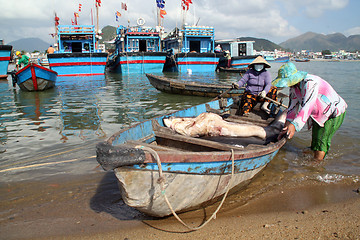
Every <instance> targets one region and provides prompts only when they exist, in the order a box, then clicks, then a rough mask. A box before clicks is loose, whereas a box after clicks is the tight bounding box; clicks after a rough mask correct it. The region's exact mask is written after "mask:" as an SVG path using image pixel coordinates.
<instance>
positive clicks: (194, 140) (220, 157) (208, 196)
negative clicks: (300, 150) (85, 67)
mask: <svg viewBox="0 0 360 240" xmlns="http://www.w3.org/2000/svg"><path fill="white" fill-rule="evenodd" d="M233 104H234V102H233V99H232V98H228V99H219V100H214V101H210V102H208V103H204V104H200V105H197V106H193V107H190V108H187V109H184V110H179V111H176V112H173V113H171V114H168V115H163V116H159V117H155V118H153V119H149V120H146V121H144V122H141V123H137V124H135V125H133V126H130V127H128V128H125V129H122V130H120V131H119V132H116V133H115V134H114V135H112V136H111V137H110V138H109V139H108V140H107V141H106V142H104V143H99V144H98V145H97V147H96V148H97V149H96V151H97V161H98V162H99V163H100V164H101V166H102V167H103V168H104V169H105V170H112V169H114V171H115V175H116V177H117V179H118V181H119V187H120V190H121V191H120V192H121V195H122V199H123V200H124V201H125V203H126V204H127V205H129V206H131V207H134V208H136V209H138V210H139V211H142V212H144V213H146V214H148V215H152V216H156V217H163V216H167V215H170V214H171V213H172V211H171V210H170V208H169V206H168V204H167V202H166V200H165V198H164V194H166V196H167V198H168V201H169V203H170V204H171V206H172V209H173V210H174V211H175V212H183V211H187V210H191V209H195V208H198V207H200V206H204V204H205V203H209V202H213V201H214V200H216V199H218V198H219V197H221V196H222V195H224V194H225V193H226V192H227V191H228V190H231V189H234V188H239V187H241V186H244V185H246V184H247V183H248V182H249V181H250V180H251V179H252V178H253V177H254V176H255V175H256V174H258V173H259V172H260V171H261V170H263V169H264V168H265V167H266V165H267V164H268V163H269V162H270V161H271V160H272V159H273V158H274V157H275V155H276V154H277V152H278V151H279V149H280V148H281V147H282V146H283V145H284V144H285V142H286V138H282V139H281V140H277V136H278V132H279V131H280V130H281V129H282V126H283V125H281V126H279V128H277V129H278V132H274V133H275V135H273V136H272V137H269V138H266V139H265V140H262V139H257V138H255V137H221V136H218V137H211V136H207V137H190V136H185V135H181V134H179V133H176V132H175V131H174V130H172V129H171V128H168V127H165V126H166V125H165V123H164V121H166V119H168V118H169V117H181V118H186V117H194V116H199V115H200V114H202V113H205V112H211V113H218V114H220V116H222V117H223V118H226V121H227V122H231V123H230V125H232V124H235V125H236V123H239V122H242V123H244V121H245V123H247V124H252V125H257V126H261V127H264V126H273V124H271V125H269V124H270V122H271V121H272V120H274V119H271V118H268V119H266V120H265V119H263V118H261V117H260V115H257V114H256V112H255V110H254V112H252V113H251V114H250V115H249V116H248V117H240V116H234V115H233V113H234V111H236V107H235V108H234V107H232V106H233ZM260 111H261V110H260ZM229 113H230V114H229ZM281 115H282V116H285V115H284V114H281ZM283 118H284V117H283ZM284 119H285V118H284ZM184 121H186V120H185V119H184ZM221 121H223V120H221ZM274 122H275V123H276V122H277V121H276V120H275V121H274ZM213 124H216V123H213ZM215 127H216V126H215ZM232 160H234V161H232ZM232 169H234V172H233V174H232ZM160 179H161V181H159V180H160ZM161 183H163V184H161ZM225 195H226V194H225Z"/></svg>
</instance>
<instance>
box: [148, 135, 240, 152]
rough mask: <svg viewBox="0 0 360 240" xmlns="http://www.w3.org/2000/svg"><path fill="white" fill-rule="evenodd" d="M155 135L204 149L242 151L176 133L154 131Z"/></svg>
mask: <svg viewBox="0 0 360 240" xmlns="http://www.w3.org/2000/svg"><path fill="white" fill-rule="evenodd" d="M155 135H156V136H157V137H160V138H166V139H170V140H173V141H180V142H185V143H190V144H194V145H199V146H204V147H208V148H213V149H218V150H223V151H230V150H231V149H234V150H242V151H243V150H244V149H243V148H241V147H237V146H234V145H230V144H224V143H218V142H214V141H210V140H205V139H201V138H194V137H189V136H184V135H180V134H176V133H175V134H168V133H164V132H161V131H155Z"/></svg>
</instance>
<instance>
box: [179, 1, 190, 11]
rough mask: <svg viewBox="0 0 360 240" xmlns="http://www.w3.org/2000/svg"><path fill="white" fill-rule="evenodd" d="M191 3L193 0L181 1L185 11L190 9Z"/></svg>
mask: <svg viewBox="0 0 360 240" xmlns="http://www.w3.org/2000/svg"><path fill="white" fill-rule="evenodd" d="M190 4H192V1H191V0H182V2H181V6H182V8H183V10H184V11H188V10H189V7H190Z"/></svg>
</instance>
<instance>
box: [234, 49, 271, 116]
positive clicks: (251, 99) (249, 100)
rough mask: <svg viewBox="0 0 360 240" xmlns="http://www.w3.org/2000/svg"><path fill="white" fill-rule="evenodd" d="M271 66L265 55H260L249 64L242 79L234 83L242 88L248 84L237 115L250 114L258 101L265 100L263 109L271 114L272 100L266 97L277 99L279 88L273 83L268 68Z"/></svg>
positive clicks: (236, 86)
mask: <svg viewBox="0 0 360 240" xmlns="http://www.w3.org/2000/svg"><path fill="white" fill-rule="evenodd" d="M270 67H271V66H270V64H269V63H268V62H267V61H266V60H265V59H264V58H263V57H261V56H258V57H257V58H255V60H254V61H252V62H251V63H250V64H249V70H248V71H247V72H246V73H245V74H244V76H243V77H242V78H241V79H240V81H238V82H237V83H233V85H234V87H235V88H240V87H242V86H244V85H245V84H246V87H245V92H244V94H243V96H242V98H241V101H240V105H239V109H238V111H237V112H236V115H245V116H246V115H248V114H249V113H250V111H251V110H252V109H253V108H254V107H255V105H256V103H258V102H263V104H262V106H261V109H262V110H264V111H265V112H266V113H267V114H270V110H269V109H268V105H269V102H270V101H269V100H265V99H264V97H265V96H266V97H269V98H271V99H273V100H275V101H277V88H276V87H273V86H272V85H271V81H272V79H271V76H270V73H269V72H268V71H267V70H266V68H270Z"/></svg>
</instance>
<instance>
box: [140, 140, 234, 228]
mask: <svg viewBox="0 0 360 240" xmlns="http://www.w3.org/2000/svg"><path fill="white" fill-rule="evenodd" d="M135 148H141V149H143V150H146V151H148V152H149V153H150V154H151V155H152V156H153V157H154V158H155V159H156V163H157V165H158V168H159V179H158V181H157V182H158V183H159V184H160V186H161V193H162V195H163V196H164V198H165V201H166V203H167V205H168V207H169V208H170V210H171V213H172V214H173V215H174V217H175V218H176V219H177V220H178V221H179V222H180V223H181V224H182V225H184V226H185V227H187V228H188V229H190V230H193V231H196V230H199V229H201V228H203V227H204V226H205V225H207V224H208V223H209V222H210V221H211V220H212V219H215V218H216V214H217V213H218V212H219V210H220V208H221V207H222V205H223V203H224V202H225V199H226V197H227V195H228V193H229V190H230V186H231V185H232V181H233V177H234V165H235V161H234V150H233V149H231V162H232V164H231V178H230V180H229V182H228V185H227V186H226V191H225V193H224V196H223V198H222V200H221V202H220V204H219V206H218V207H217V209H216V210H215V211H214V212H213V214H212V215H211V217H210V218H209V219H208V220H206V221H205V222H204V223H203V224H201V225H200V226H198V227H191V226H189V225H187V224H186V223H185V222H184V221H183V220H182V219H181V218H180V217H179V216H178V215H177V214H176V212H175V211H174V209H173V207H172V206H171V204H170V202H169V199H168V198H167V196H166V194H165V181H166V179H165V177H164V176H163V171H162V168H161V161H160V157H159V155H158V153H157V152H156V151H155V150H153V149H152V148H149V147H145V146H141V145H139V146H136V147H135Z"/></svg>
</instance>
